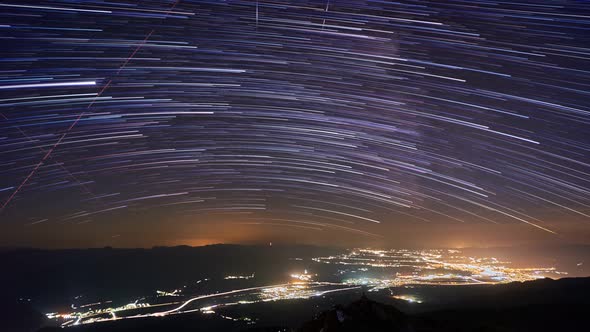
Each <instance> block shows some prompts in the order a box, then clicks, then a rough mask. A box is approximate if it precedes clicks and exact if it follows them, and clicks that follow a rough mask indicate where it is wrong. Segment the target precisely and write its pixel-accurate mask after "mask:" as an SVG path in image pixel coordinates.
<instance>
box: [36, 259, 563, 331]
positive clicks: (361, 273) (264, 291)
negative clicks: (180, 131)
mask: <svg viewBox="0 0 590 332" xmlns="http://www.w3.org/2000/svg"><path fill="white" fill-rule="evenodd" d="M294 260H295V261H298V262H302V263H304V264H306V265H308V266H309V268H306V269H304V270H302V271H293V272H292V273H290V274H289V275H288V276H286V278H285V281H286V283H284V284H279V285H268V286H253V287H247V288H242V289H232V290H230V291H223V292H215V293H211V294H188V293H187V292H186V291H184V290H183V289H182V288H180V289H174V290H172V291H162V290H157V291H156V296H155V297H150V296H145V297H144V298H143V301H134V302H132V303H128V304H124V305H121V306H118V307H110V306H108V305H109V304H110V303H111V302H105V303H92V304H86V305H81V306H79V307H74V305H72V308H74V309H76V310H74V311H72V312H68V313H54V312H52V313H47V314H46V316H47V317H48V318H50V319H52V320H55V321H57V322H59V323H60V324H61V326H64V327H67V326H74V325H80V324H91V323H96V322H102V321H109V320H117V319H133V318H142V317H150V316H152V317H162V316H166V315H174V314H181V313H188V312H194V311H200V312H202V313H205V314H214V313H216V310H218V309H219V308H222V307H227V306H235V305H240V306H247V305H249V304H254V303H259V302H269V301H288V300H293V299H308V298H312V297H320V296H324V295H326V294H330V293H335V292H347V291H352V290H359V289H361V288H362V289H365V290H366V291H368V292H378V291H381V290H391V289H394V288H404V287H405V286H418V285H438V286H453V285H455V286H456V285H475V284H501V283H510V282H523V281H528V280H536V279H542V278H546V277H560V276H563V275H566V274H567V273H565V272H559V271H557V270H556V269H555V268H554V267H528V268H514V267H511V266H510V265H511V263H510V262H504V261H500V260H498V259H496V258H494V257H467V256H464V255H463V254H462V253H461V251H460V250H451V249H448V250H442V249H440V250H437V249H432V250H403V249H400V250H373V249H361V248H359V249H353V250H349V251H347V252H345V253H342V254H340V255H335V256H325V257H316V258H312V259H310V260H309V261H307V262H306V261H305V260H303V259H300V258H297V259H294ZM322 265H329V266H330V267H331V268H332V269H333V273H331V274H329V275H325V276H324V275H320V274H318V273H313V271H314V268H318V267H321V266H322ZM255 276H256V273H255V272H253V273H251V274H245V275H227V276H225V277H223V280H226V281H233V280H247V281H252V280H255ZM208 281H210V279H209V278H206V279H203V280H198V281H196V282H195V284H200V283H203V282H208ZM185 288H186V286H185ZM392 297H393V298H396V299H399V300H403V301H407V302H409V303H417V304H420V303H422V302H423V299H420V298H417V297H416V296H415V295H411V294H400V295H394V296H392ZM160 298H162V299H163V300H164V301H162V300H159V299H160ZM148 299H153V302H149V301H151V300H148ZM228 319H233V318H228ZM242 319H243V318H242ZM248 319H250V318H248Z"/></svg>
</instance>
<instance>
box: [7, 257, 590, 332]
mask: <svg viewBox="0 0 590 332" xmlns="http://www.w3.org/2000/svg"><path fill="white" fill-rule="evenodd" d="M333 252H337V251H336V250H333V249H326V248H318V247H306V246H298V247H278V246H275V247H272V248H271V247H268V246H266V247H249V246H227V245H219V246H208V247H199V248H191V247H174V248H154V249H110V248H104V249H88V250H61V251H45V250H32V249H27V250H6V251H1V250H0V259H1V260H2V262H3V264H4V266H7V267H9V268H8V269H6V270H5V271H3V272H5V273H2V274H0V294H1V295H0V331H2V332H4V331H6V332H12V331H14V332H16V331H19V332H20V331H26V332H36V331H40V332H57V331H70V332H107V331H109V332H110V331H115V332H117V331H232V332H233V331H235V332H242V331H247V332H255V331H302V332H308V331H321V330H323V331H324V332H329V331H415V332H420V331H442V332H445V331H535V332H538V331H590V314H589V313H590V278H564V279H559V280H551V279H542V280H536V281H529V282H522V283H521V282H514V283H509V284H501V285H489V284H483V285H475V286H474V285H470V286H467V285H463V286H426V285H421V286H418V285H417V286H405V287H397V288H392V289H382V290H379V291H370V288H366V287H363V288H358V289H353V290H350V291H346V292H338V293H327V294H323V295H321V296H313V297H310V298H299V299H289V300H280V301H270V302H264V301H262V302H257V303H250V304H246V305H229V306H220V307H217V308H215V310H214V311H215V312H214V313H209V314H204V313H202V312H199V311H193V312H190V313H182V314H175V315H169V316H165V317H142V318H131V319H119V320H116V321H106V322H100V323H94V324H87V325H79V326H73V327H68V328H65V329H62V328H60V327H59V323H60V322H57V321H55V320H53V321H50V320H48V319H47V318H46V316H45V315H44V313H46V312H50V310H52V311H59V312H70V311H72V310H73V309H72V306H74V305H76V306H80V304H83V303H92V302H98V301H104V300H112V301H113V303H128V302H129V301H133V299H139V298H141V297H144V296H151V298H150V299H149V300H150V303H155V302H151V301H152V300H153V301H157V300H158V299H160V298H155V297H154V294H155V293H156V290H158V289H163V290H168V291H170V290H172V289H175V287H177V286H181V285H187V284H189V283H192V284H193V285H195V282H196V281H197V280H201V279H203V280H204V278H207V280H209V281H207V282H202V283H199V284H198V285H197V286H194V287H197V288H194V289H193V290H192V291H193V293H191V294H211V293H216V292H221V291H224V290H233V289H238V288H246V287H253V286H260V285H272V284H278V283H283V282H288V276H289V273H291V272H293V271H302V270H303V269H304V268H309V267H310V268H311V269H312V270H313V272H314V273H318V274H319V275H320V276H322V277H325V278H326V279H324V280H323V281H329V282H338V281H339V280H338V279H337V278H336V277H334V276H335V274H336V272H337V270H335V267H333V266H332V265H326V264H315V265H313V264H314V263H313V261H312V260H311V258H312V257H316V256H318V255H328V254H332V253H333ZM576 261H579V259H578V258H576V260H574V261H573V262H574V263H575V262H576ZM574 265H575V264H574ZM582 267H583V266H582ZM253 272H256V277H255V278H253V279H248V280H245V279H238V280H225V279H224V277H225V276H227V275H232V274H234V275H250V274H252V273H253ZM330 278H333V279H330ZM199 287H200V288H199ZM363 293H364V294H366V296H365V297H363ZM80 294H82V295H83V296H84V297H83V298H82V299H81V300H79V301H78V302H75V299H76V298H77V297H79V295H80ZM398 295H412V296H413V297H415V299H417V300H416V301H414V302H409V301H406V300H400V299H398V298H395V297H394V296H398ZM189 297H190V295H188V294H187V295H184V297H179V298H173V300H174V301H177V300H178V301H182V300H186V299H188V298H189ZM168 300H169V299H168V298H163V300H162V301H168ZM125 301H127V302H125ZM213 303H214V302H211V303H205V302H204V303H203V304H202V305H201V306H203V305H210V304H213ZM119 317H120V316H119Z"/></svg>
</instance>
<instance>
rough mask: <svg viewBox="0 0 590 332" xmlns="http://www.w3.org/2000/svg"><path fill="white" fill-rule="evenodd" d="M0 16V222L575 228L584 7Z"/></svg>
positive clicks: (251, 8)
mask: <svg viewBox="0 0 590 332" xmlns="http://www.w3.org/2000/svg"><path fill="white" fill-rule="evenodd" d="M0 7H1V13H0V17H1V18H2V19H1V21H0V38H1V40H2V41H1V42H2V51H1V54H2V57H1V60H0V97H1V98H0V99H1V100H0V113H1V119H0V155H1V157H0V165H1V167H0V172H1V173H0V174H1V175H0V199H1V204H2V206H1V209H2V210H1V212H0V213H1V214H0V218H1V219H2V220H3V222H10V223H13V224H14V223H16V224H19V223H20V224H23V225H36V224H40V223H47V224H49V223H53V224H54V225H66V226H67V225H72V226H73V225H76V227H94V226H92V225H97V224H100V223H101V222H104V221H105V220H109V219H111V218H117V217H119V218H120V217H125V216H132V215H135V214H137V213H144V215H149V214H152V213H153V214H158V215H165V216H167V217H166V218H167V219H166V220H168V222H170V221H169V220H173V219H174V217H189V218H193V220H194V222H195V223H199V222H202V221H203V220H206V219H208V218H214V217H219V216H222V217H223V219H224V220H226V221H227V220H229V221H235V222H236V223H239V224H242V225H244V224H245V225H251V227H269V228H273V227H277V228H281V229H282V230H283V231H285V232H288V231H291V230H293V231H295V230H297V231H303V232H319V231H325V230H328V231H329V232H326V234H332V233H333V232H353V233H358V234H359V236H368V237H373V236H380V234H379V231H378V230H379V227H382V226H383V225H385V224H387V225H395V227H405V226H404V225H406V224H407V223H457V224H460V223H465V224H472V223H490V224H494V223H496V224H507V223H519V224H522V225H526V226H530V229H531V232H536V231H540V232H548V233H555V234H559V232H560V230H559V228H560V227H559V226H560V220H569V221H574V222H576V223H580V224H581V225H584V224H587V223H588V221H589V219H590V209H589V204H590V186H589V183H590V176H589V175H590V158H589V153H590V152H589V151H590V135H589V134H588V129H589V128H590V127H589V121H590V99H589V98H590V96H589V92H588V91H590V90H589V89H588V88H589V84H590V66H589V60H590V34H589V33H588V29H590V6H589V5H588V4H587V3H585V2H582V1H580V2H572V1H552V2H547V1H540V2H530V1H523V2H520V3H512V2H502V1H493V0H490V1H401V2H390V1H334V0H332V1H184V0H183V1H176V0H174V1H116V2H108V1H93V0H88V1H67V0H63V1H13V2H2V3H1V4H0ZM78 224H80V225H79V226H77V225H78ZM139 225H140V224H139ZM375 230H377V231H375Z"/></svg>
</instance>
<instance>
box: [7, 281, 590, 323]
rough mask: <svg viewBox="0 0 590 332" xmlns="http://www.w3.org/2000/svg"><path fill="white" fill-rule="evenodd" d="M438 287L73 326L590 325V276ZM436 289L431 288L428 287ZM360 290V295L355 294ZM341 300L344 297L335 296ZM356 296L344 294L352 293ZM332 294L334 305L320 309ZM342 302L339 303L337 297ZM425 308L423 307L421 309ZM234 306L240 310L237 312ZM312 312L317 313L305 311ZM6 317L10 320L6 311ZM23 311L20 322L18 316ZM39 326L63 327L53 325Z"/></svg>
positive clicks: (32, 317)
mask: <svg viewBox="0 0 590 332" xmlns="http://www.w3.org/2000/svg"><path fill="white" fill-rule="evenodd" d="M431 291H432V292H434V293H437V292H438V293H445V294H446V296H452V294H456V297H457V298H456V299H455V301H451V302H447V303H446V304H444V305H442V304H434V305H431V306H428V305H427V306H424V307H412V305H410V304H408V303H407V302H401V301H397V300H392V299H390V298H389V299H388V298H386V297H384V296H383V295H380V294H377V293H369V295H368V296H367V295H365V294H362V293H354V294H349V295H347V296H346V297H342V298H339V299H334V298H330V299H327V298H317V299H307V300H293V301H279V302H269V303H260V304H257V305H255V306H252V307H248V310H250V311H255V312H257V313H258V317H260V319H259V320H258V322H257V323H256V324H252V325H251V324H250V323H247V322H245V321H243V320H230V319H225V318H223V315H224V314H232V315H234V317H237V316H239V313H238V312H236V309H228V310H227V311H221V312H219V314H214V315H206V314H202V313H198V312H195V313H186V314H179V315H173V316H167V317H162V318H158V317H150V318H141V319H126V320H119V321H111V322H104V323H97V324H91V325H87V326H76V327H70V328H67V329H66V330H69V331H71V332H107V331H115V332H118V331H236V332H239V331H244V332H256V331H299V332H312V331H314V332H315V331H318V332H319V331H323V332H334V331H414V332H420V331H442V332H445V331H449V332H450V331H536V332H538V331H588V330H590V316H589V315H588V313H589V312H590V299H589V297H588V295H589V294H590V278H566V279H560V280H551V279H544V280H537V281H530V282H524V283H511V284H507V285H495V286H458V287H454V286H441V287H435V289H434V290H431ZM424 292H428V290H427V289H426V290H424ZM352 297H355V298H354V299H351V298H352ZM335 300H336V301H338V300H341V301H343V302H342V304H340V303H337V302H334V301H335ZM347 300H348V302H344V301H347ZM328 301H331V303H332V308H331V309H328V310H322V311H317V312H316V313H315V314H314V315H311V314H310V313H311V312H314V308H320V307H325V306H326V305H327V302H328ZM335 303H336V304H335ZM418 308H420V309H418ZM232 310H233V312H232ZM305 314H310V316H308V317H307V319H305V318H304V317H305ZM11 315H13V316H12V317H8V318H11V319H12V323H7V324H5V325H4V326H3V328H2V330H3V331H34V330H36V329H35V328H34V327H33V325H35V324H39V323H40V321H42V320H43V318H42V317H41V315H40V314H39V313H35V312H34V311H32V310H31V309H30V308H26V309H25V307H24V306H23V307H20V308H18V309H15V310H13V312H12V313H11ZM3 316H4V317H2V321H3V322H9V321H10V320H9V319H8V318H7V317H6V316H5V314H3ZM15 318H18V319H17V321H20V324H17V323H15ZM38 331H40V332H57V331H63V329H62V328H59V327H51V326H46V327H43V328H41V329H39V330H38Z"/></svg>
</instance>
